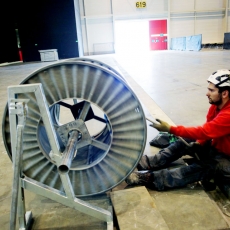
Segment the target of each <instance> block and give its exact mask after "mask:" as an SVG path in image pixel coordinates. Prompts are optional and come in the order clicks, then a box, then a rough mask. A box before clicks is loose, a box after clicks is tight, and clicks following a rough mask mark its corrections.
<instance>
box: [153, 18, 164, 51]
mask: <svg viewBox="0 0 230 230" xmlns="http://www.w3.org/2000/svg"><path fill="white" fill-rule="evenodd" d="M166 34H167V20H151V21H149V41H150V50H166V49H167V35H166Z"/></svg>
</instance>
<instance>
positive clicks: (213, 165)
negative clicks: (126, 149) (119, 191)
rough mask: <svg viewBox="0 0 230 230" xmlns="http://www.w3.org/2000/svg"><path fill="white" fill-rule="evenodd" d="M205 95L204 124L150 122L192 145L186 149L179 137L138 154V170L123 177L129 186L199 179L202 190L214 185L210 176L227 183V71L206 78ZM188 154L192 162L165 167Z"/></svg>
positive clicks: (229, 171)
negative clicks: (150, 152)
mask: <svg viewBox="0 0 230 230" xmlns="http://www.w3.org/2000/svg"><path fill="white" fill-rule="evenodd" d="M206 96H207V97H208V100H209V103H210V104H211V106H210V108H209V111H208V114H207V121H206V123H205V124H204V125H202V126H197V127H184V126H171V125H169V124H168V123H167V122H165V121H162V120H160V119H156V121H157V122H158V123H153V124H152V125H151V126H152V127H154V128H156V129H157V130H158V131H161V132H168V133H171V134H174V135H176V136H180V137H183V138H185V140H186V141H187V142H189V143H190V145H191V146H193V147H189V148H188V147H187V146H186V145H185V144H184V142H182V141H181V140H180V139H179V140H178V141H176V142H174V143H173V144H171V145H170V146H169V147H167V148H164V149H162V150H161V151H160V152H159V153H157V154H155V155H154V156H147V155H144V156H142V158H141V160H140V162H139V164H138V166H137V168H138V170H139V171H136V172H133V173H131V174H130V175H129V177H128V178H127V179H126V182H127V183H128V184H129V185H134V184H142V185H145V186H147V187H150V188H153V189H157V190H164V189H167V188H174V187H182V186H186V185H187V184H190V183H194V182H197V181H201V182H202V184H203V186H204V188H205V189H206V190H212V189H215V185H214V184H211V183H209V181H210V179H213V178H215V182H216V183H218V182H220V181H221V180H223V181H224V180H228V179H229V183H230V70H218V71H216V72H214V73H213V74H212V75H211V76H210V77H209V78H208V92H207V94H206ZM188 154H189V155H191V156H194V159H195V162H194V163H193V164H190V165H184V166H182V167H179V168H174V169H167V167H169V166H170V164H171V163H172V162H173V161H175V160H177V159H179V158H181V157H182V156H183V155H188ZM210 185H211V186H210Z"/></svg>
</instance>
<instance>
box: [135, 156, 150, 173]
mask: <svg viewBox="0 0 230 230" xmlns="http://www.w3.org/2000/svg"><path fill="white" fill-rule="evenodd" d="M137 169H138V171H141V170H150V169H151V167H150V164H149V158H148V156H147V155H144V156H142V157H141V159H140V161H139V163H138V165H137Z"/></svg>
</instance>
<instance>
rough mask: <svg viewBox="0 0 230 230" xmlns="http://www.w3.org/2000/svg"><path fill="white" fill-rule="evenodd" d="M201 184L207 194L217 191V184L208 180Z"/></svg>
mask: <svg viewBox="0 0 230 230" xmlns="http://www.w3.org/2000/svg"><path fill="white" fill-rule="evenodd" d="M201 184H202V186H203V188H204V190H205V191H206V192H209V191H213V190H215V189H216V185H215V183H213V182H211V181H207V180H203V181H201Z"/></svg>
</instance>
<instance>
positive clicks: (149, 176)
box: [125, 171, 154, 188]
mask: <svg viewBox="0 0 230 230" xmlns="http://www.w3.org/2000/svg"><path fill="white" fill-rule="evenodd" d="M153 181H154V175H153V173H152V172H151V171H136V172H132V173H131V174H130V175H129V176H128V177H127V178H126V180H125V182H126V183H127V184H128V185H145V186H146V187H149V188H154V184H153Z"/></svg>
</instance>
